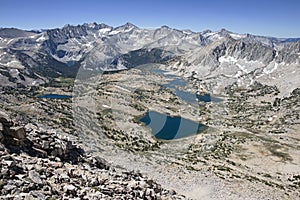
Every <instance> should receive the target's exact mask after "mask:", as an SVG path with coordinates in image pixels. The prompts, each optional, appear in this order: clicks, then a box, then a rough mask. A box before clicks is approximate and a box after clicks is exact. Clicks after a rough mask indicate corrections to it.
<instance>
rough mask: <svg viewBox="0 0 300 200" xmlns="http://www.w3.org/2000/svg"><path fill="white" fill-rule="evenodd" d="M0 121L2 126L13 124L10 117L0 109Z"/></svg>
mask: <svg viewBox="0 0 300 200" xmlns="http://www.w3.org/2000/svg"><path fill="white" fill-rule="evenodd" d="M0 122H1V123H2V124H3V125H4V126H12V125H13V121H12V120H11V119H10V117H9V116H8V115H7V114H6V113H5V112H2V111H0Z"/></svg>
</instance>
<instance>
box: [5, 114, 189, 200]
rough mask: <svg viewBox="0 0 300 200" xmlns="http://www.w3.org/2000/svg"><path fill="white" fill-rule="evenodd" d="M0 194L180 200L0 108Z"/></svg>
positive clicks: (62, 197)
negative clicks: (12, 116)
mask: <svg viewBox="0 0 300 200" xmlns="http://www.w3.org/2000/svg"><path fill="white" fill-rule="evenodd" d="M0 122H1V123H0V125H1V126H0V140H1V143H0V199H66V198H72V199H185V198H184V196H181V195H178V194H177V193H176V192H175V191H173V190H166V189H163V188H162V187H161V185H159V184H158V183H156V182H155V181H153V180H151V179H148V178H147V177H145V176H143V175H142V174H140V173H136V172H132V171H131V172H129V171H124V170H120V169H117V168H114V167H113V166H111V165H110V164H109V163H108V162H107V161H105V160H104V159H103V158H101V157H99V156H93V155H91V154H88V153H85V152H84V151H83V149H81V148H80V147H78V145H76V144H74V141H71V140H70V139H67V138H65V137H62V136H60V135H58V134H55V133H54V132H53V131H50V130H45V129H40V127H38V126H37V125H34V124H31V123H28V124H26V125H25V126H20V125H19V124H18V123H16V122H14V121H13V120H11V118H10V117H9V116H8V115H7V114H6V113H4V112H1V111H0Z"/></svg>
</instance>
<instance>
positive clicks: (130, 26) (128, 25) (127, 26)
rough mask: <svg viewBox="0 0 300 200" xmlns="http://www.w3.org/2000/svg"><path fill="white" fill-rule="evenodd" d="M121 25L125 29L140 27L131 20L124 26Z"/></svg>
mask: <svg viewBox="0 0 300 200" xmlns="http://www.w3.org/2000/svg"><path fill="white" fill-rule="evenodd" d="M120 27H123V28H125V29H131V28H138V27H137V26H136V25H134V24H132V23H130V22H127V23H126V24H124V25H123V26H120Z"/></svg>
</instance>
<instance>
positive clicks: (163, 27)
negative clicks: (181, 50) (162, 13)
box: [161, 25, 170, 29]
mask: <svg viewBox="0 0 300 200" xmlns="http://www.w3.org/2000/svg"><path fill="white" fill-rule="evenodd" d="M161 28H162V29H170V27H168V26H167V25H163V26H161Z"/></svg>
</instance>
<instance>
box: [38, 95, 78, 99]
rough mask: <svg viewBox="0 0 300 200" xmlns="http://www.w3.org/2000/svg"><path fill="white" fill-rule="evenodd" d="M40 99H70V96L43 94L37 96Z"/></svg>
mask: <svg viewBox="0 0 300 200" xmlns="http://www.w3.org/2000/svg"><path fill="white" fill-rule="evenodd" d="M38 98H40V99H69V98H72V96H69V95H61V94H45V95H41V96H38Z"/></svg>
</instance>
